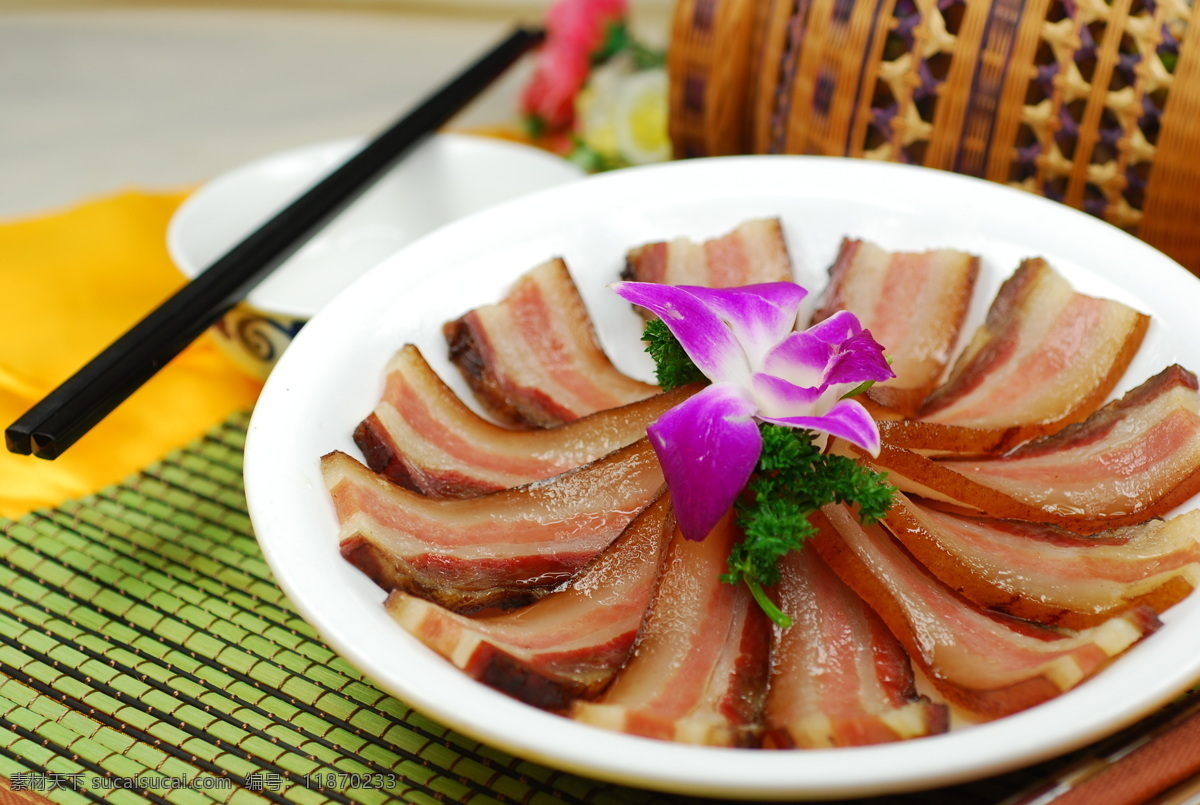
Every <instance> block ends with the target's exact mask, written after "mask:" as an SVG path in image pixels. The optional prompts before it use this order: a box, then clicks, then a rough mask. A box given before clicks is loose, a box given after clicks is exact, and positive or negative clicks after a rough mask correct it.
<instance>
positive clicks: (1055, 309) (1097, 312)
mask: <svg viewBox="0 0 1200 805" xmlns="http://www.w3.org/2000/svg"><path fill="white" fill-rule="evenodd" d="M1149 323H1150V319H1149V317H1148V316H1146V315H1144V314H1142V313H1139V312H1138V311H1136V310H1134V309H1132V308H1130V307H1128V306H1126V305H1124V304H1121V303H1120V302H1117V301H1114V300H1110V299H1099V298H1096V297H1092V296H1085V295H1084V294H1081V293H1077V292H1076V291H1075V290H1074V289H1073V288H1071V285H1070V283H1068V282H1067V281H1066V280H1065V279H1063V278H1062V277H1061V276H1059V274H1058V273H1057V272H1056V271H1054V269H1052V268H1051V267H1050V265H1049V264H1048V263H1047V262H1046V261H1045V260H1043V259H1042V258H1040V257H1039V258H1032V259H1028V260H1025V261H1023V262H1022V263H1021V265H1020V267H1019V268H1018V269H1017V270H1016V272H1015V273H1014V274H1013V275H1012V276H1011V277H1009V278H1008V279H1007V280H1006V281H1005V282H1004V284H1003V285H1002V286H1001V287H1000V290H999V292H998V293H997V294H996V298H995V299H994V300H993V302H992V305H991V308H990V309H989V310H988V313H987V317H986V320H985V321H984V323H983V325H981V326H980V328H979V329H978V330H977V331H976V333H975V335H974V337H973V338H972V339H971V341H970V343H969V344H968V345H967V346H966V348H965V349H964V350H963V352H962V353H961V354H960V355H959V357H958V359H957V360H956V361H955V363H954V367H953V368H952V369H951V372H950V377H949V379H948V380H947V381H946V383H945V384H943V385H942V386H940V387H938V388H937V389H935V390H934V391H933V393H932V394H931V395H930V396H929V398H928V399H927V400H926V401H925V404H924V405H923V406H922V407H921V410H920V412H919V415H918V418H919V419H921V420H923V421H926V422H931V423H936V424H941V425H955V426H959V427H964V428H969V429H977V430H982V431H985V432H986V431H996V430H1001V431H1004V430H1007V429H1008V428H1011V427H1012V426H1014V425H1016V426H1018V427H1019V430H1020V433H1019V435H1018V436H1017V437H1016V441H1024V440H1026V439H1030V438H1033V437H1035V436H1040V435H1043V434H1047V433H1053V432H1054V431H1056V430H1058V429H1059V428H1061V427H1062V426H1064V425H1067V424H1070V423H1073V422H1079V421H1081V420H1083V419H1085V418H1086V417H1087V416H1088V415H1089V414H1091V413H1092V412H1093V411H1095V410H1096V409H1097V408H1099V407H1100V405H1101V404H1103V402H1104V400H1105V399H1106V398H1107V397H1108V395H1109V393H1110V392H1111V391H1112V390H1113V388H1114V387H1115V386H1116V384H1117V382H1118V381H1119V380H1120V379H1121V376H1122V375H1123V374H1124V373H1125V369H1126V368H1128V366H1129V362H1130V361H1131V360H1132V359H1133V356H1134V354H1135V353H1136V352H1137V350H1138V347H1139V346H1141V343H1142V338H1143V337H1144V336H1145V334H1146V328H1147V327H1148V326H1149ZM984 438H985V439H991V438H992V437H989V436H986V435H985V436H984ZM1008 439H1009V440H1010V441H1011V440H1012V439H1013V437H1012V436H1009V437H1008Z"/></svg>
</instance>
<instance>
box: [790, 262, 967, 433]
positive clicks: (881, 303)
mask: <svg viewBox="0 0 1200 805" xmlns="http://www.w3.org/2000/svg"><path fill="white" fill-rule="evenodd" d="M978 275H979V258H978V257H976V256H974V255H970V254H967V253H965V252H960V251H954V250H952V249H938V250H935V251H928V252H920V253H911V252H888V251H885V250H884V249H881V248H880V247H879V246H876V245H875V244H873V243H869V242H867V241H863V240H852V239H850V238H845V239H843V240H842V245H841V248H840V249H839V251H838V256H837V259H836V260H835V261H834V263H833V265H832V266H830V268H829V284H828V286H827V287H826V289H825V292H824V294H823V295H822V298H821V304H820V307H819V308H818V309H817V311H816V312H815V313H814V314H813V323H814V324H815V323H816V322H818V321H823V320H825V319H827V318H829V317H830V316H832V315H833V314H834V313H837V312H838V311H840V310H848V311H850V312H851V313H853V314H855V315H856V316H857V317H858V320H859V321H860V322H862V325H863V327H865V328H866V329H868V330H870V331H871V335H872V336H874V338H875V340H876V341H878V342H879V343H880V344H883V346H884V349H886V350H887V354H888V359H889V360H890V361H891V366H892V371H893V372H895V373H896V377H894V378H893V379H891V380H888V381H886V382H883V383H876V384H875V385H874V386H873V387H872V388H871V389H870V391H869V392H868V396H869V397H870V398H871V399H873V400H875V401H876V402H878V403H880V404H882V405H885V406H887V407H888V408H892V409H894V410H896V411H898V412H900V413H901V414H903V415H905V416H912V415H913V414H915V413H916V411H917V409H918V408H920V406H921V403H922V402H924V400H925V398H926V397H927V396H928V395H929V393H930V392H931V391H933V389H934V388H935V387H936V386H937V385H938V383H939V382H940V381H941V379H942V373H943V372H944V370H945V368H946V366H947V365H948V364H949V363H950V359H951V357H953V352H954V347H955V344H957V343H958V336H959V331H960V330H961V329H962V325H963V319H964V318H965V317H966V314H967V308H968V307H969V305H970V304H971V294H972V292H973V291H974V289H975V280H976V277H978Z"/></svg>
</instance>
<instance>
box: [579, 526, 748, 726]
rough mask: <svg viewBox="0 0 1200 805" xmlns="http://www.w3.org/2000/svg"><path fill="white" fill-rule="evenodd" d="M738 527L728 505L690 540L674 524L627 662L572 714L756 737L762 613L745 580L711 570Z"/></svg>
mask: <svg viewBox="0 0 1200 805" xmlns="http://www.w3.org/2000/svg"><path fill="white" fill-rule="evenodd" d="M739 536H740V535H739V532H738V531H737V529H736V527H735V526H734V523H733V515H732V513H731V514H729V515H727V516H726V517H725V518H723V519H722V520H721V522H720V523H718V524H717V526H716V527H715V528H714V529H713V530H712V531H711V532H710V533H709V534H708V536H707V537H705V539H703V540H700V541H692V540H687V539H684V537H683V534H682V532H680V531H679V530H678V528H676V529H675V532H674V534H673V535H672V537H671V542H670V544H669V545H668V547H667V556H666V559H665V561H664V565H663V572H662V576H661V577H660V578H659V580H658V587H657V589H656V590H655V593H654V598H653V599H652V600H651V602H650V609H649V610H648V611H647V613H646V619H645V621H644V623H643V624H642V628H641V631H640V633H639V634H638V638H637V643H636V644H635V646H634V650H633V654H632V656H631V657H630V659H629V662H628V663H627V664H626V665H625V667H624V668H622V669H621V671H620V672H618V673H617V676H616V678H615V679H614V680H613V682H612V684H611V685H610V686H609V688H608V689H607V690H606V691H605V692H604V693H603V694H602V695H601V696H600V697H599V698H598V699H596V700H595V701H593V702H576V703H575V704H574V705H573V706H572V708H571V709H570V711H569V713H570V715H571V716H572V717H573V718H575V719H577V720H579V721H583V722H586V723H589V724H593V725H596V726H599V727H604V728H607V729H611V730H617V731H619V732H626V733H631V734H634V735H641V736H645V737H649V738H658V739H662V740H669V741H679V742H682V743H691V744H705V745H712V746H751V745H754V744H756V743H757V742H758V740H759V729H760V718H761V708H762V700H763V695H764V691H765V687H766V682H767V662H768V652H769V650H770V639H771V629H770V622H769V621H768V620H767V618H766V616H765V615H764V614H763V612H762V610H761V609H760V608H759V606H758V604H757V603H756V602H755V601H754V598H753V596H752V595H751V594H750V592H749V591H748V590H747V588H746V586H745V585H743V584H736V585H735V584H727V583H725V582H722V581H721V580H720V578H719V577H720V575H721V574H722V573H724V572H725V571H726V570H727V567H726V559H727V557H728V556H729V551H730V548H732V547H733V544H734V541H735V539H737V538H738V537H739Z"/></svg>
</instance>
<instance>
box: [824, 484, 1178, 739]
mask: <svg viewBox="0 0 1200 805" xmlns="http://www.w3.org/2000/svg"><path fill="white" fill-rule="evenodd" d="M821 516H823V517H824V518H825V519H824V522H823V523H821V525H820V533H819V534H818V535H817V537H816V538H815V539H814V540H813V543H814V544H815V545H816V547H817V549H818V550H819V551H820V553H821V556H822V557H823V558H824V559H825V560H826V561H827V562H828V563H829V565H830V566H831V567H832V568H833V569H834V570H835V571H836V572H837V574H838V575H839V576H841V578H842V579H843V580H844V581H845V582H846V583H847V584H849V585H850V586H851V587H852V588H854V590H855V591H856V592H857V593H858V594H859V595H861V596H862V597H863V598H864V599H865V600H866V602H867V603H868V604H870V605H871V607H872V608H873V609H874V610H875V611H876V612H878V613H879V615H880V617H881V618H883V620H884V622H885V623H886V624H887V625H888V628H890V629H891V631H892V633H893V634H895V635H896V637H897V638H899V640H900V642H901V643H902V644H903V645H904V647H905V648H906V649H907V650H908V652H909V654H910V655H911V656H912V658H913V661H914V662H916V663H917V664H918V665H919V666H920V667H921V669H922V670H923V671H924V672H925V674H926V676H927V677H928V678H929V680H930V681H931V682H932V683H933V685H934V686H935V687H936V688H937V690H938V692H939V693H940V694H941V695H942V696H944V697H945V698H946V699H947V700H948V701H949V702H951V703H953V704H955V705H958V706H960V707H962V708H964V709H966V710H968V711H971V712H973V713H977V714H979V715H982V716H986V717H989V718H995V717H999V716H1004V715H1008V714H1011V713H1015V712H1017V711H1020V710H1024V709H1026V708H1028V707H1032V706H1033V705H1036V704H1039V703H1041V702H1044V701H1046V700H1047V699H1050V698H1052V697H1054V696H1056V695H1058V694H1059V693H1061V692H1063V691H1065V690H1070V689H1071V688H1073V687H1075V686H1076V685H1078V684H1079V683H1080V682H1083V681H1084V680H1086V679H1087V678H1089V677H1091V676H1093V675H1094V674H1095V673H1096V672H1098V671H1099V670H1100V669H1102V668H1103V667H1104V666H1105V665H1107V663H1108V662H1109V661H1110V660H1111V659H1112V658H1113V657H1115V656H1117V655H1119V654H1121V653H1122V652H1123V651H1125V650H1126V649H1127V648H1129V647H1130V646H1131V645H1133V644H1134V643H1136V642H1137V641H1138V640H1140V639H1141V638H1142V637H1144V636H1145V635H1147V634H1150V633H1152V632H1153V631H1155V630H1156V629H1157V628H1158V627H1159V626H1160V625H1161V624H1160V622H1159V620H1158V618H1157V616H1156V615H1155V614H1154V612H1153V610H1151V609H1149V608H1148V607H1138V608H1135V609H1131V610H1128V611H1127V612H1124V613H1122V614H1120V615H1117V616H1115V617H1113V618H1110V619H1108V620H1106V621H1104V622H1103V623H1101V624H1099V625H1097V626H1093V627H1090V628H1088V629H1084V630H1081V631H1078V632H1072V631H1068V630H1054V629H1049V628H1046V627H1039V626H1034V625H1032V624H1026V623H1024V622H1023V621H1018V620H1014V619H1011V618H1005V617H1004V616H1002V615H993V614H989V613H986V612H984V611H983V610H981V609H979V608H978V607H976V606H974V605H973V604H971V603H969V602H968V601H966V599H964V598H962V597H961V596H959V595H957V594H956V593H954V592H953V591H952V590H951V589H950V588H949V587H947V586H946V585H944V584H942V583H941V582H939V581H938V580H937V579H935V578H934V577H933V576H932V575H930V574H929V572H928V571H927V570H925V569H924V568H923V567H922V566H921V565H920V564H919V563H918V562H916V561H914V560H913V559H912V558H911V557H910V556H909V555H908V554H907V553H905V551H904V549H903V548H901V547H900V546H899V545H898V544H897V543H896V542H895V541H893V539H892V538H891V537H890V536H889V535H888V533H887V532H886V531H885V530H884V529H883V527H882V526H880V525H878V524H875V525H871V526H866V527H864V526H863V525H861V524H860V523H859V522H858V520H857V518H856V517H855V516H854V515H853V514H851V513H850V512H849V510H847V509H846V508H845V507H844V506H841V505H836V504H835V505H831V506H826V507H824V508H823V509H822V511H821V513H820V515H818V517H821Z"/></svg>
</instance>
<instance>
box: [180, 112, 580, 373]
mask: <svg viewBox="0 0 1200 805" xmlns="http://www.w3.org/2000/svg"><path fill="white" fill-rule="evenodd" d="M362 144H363V141H362V140H358V139H347V140H337V141H334V142H326V143H319V144H315V145H309V146H304V147H302V148H297V149H294V150H291V151H285V152H283V153H280V154H275V155H272V156H268V157H265V158H263V159H260V160H257V161H255V162H251V163H248V164H246V165H243V166H241V167H239V168H235V169H234V170H232V171H230V172H228V173H226V174H223V175H221V176H220V177H218V178H216V179H214V180H212V181H211V182H209V183H207V184H205V185H204V186H203V187H201V188H200V189H199V190H197V191H196V192H195V193H194V194H192V195H191V196H189V197H188V198H187V200H186V201H184V203H183V204H182V205H181V206H180V207H179V209H178V210H177V211H176V213H175V215H174V217H172V219H171V222H170V225H169V226H168V228H167V249H168V251H169V252H170V255H171V258H172V259H173V260H174V261H175V264H176V265H177V266H178V267H179V269H180V270H181V271H182V272H183V273H184V274H185V275H186V276H187V277H188V278H192V277H195V276H196V275H197V274H199V273H200V272H201V271H202V270H203V269H204V268H205V267H207V266H208V265H209V264H210V263H212V262H213V261H214V260H216V259H217V258H218V257H220V256H221V255H222V254H224V253H225V252H226V251H227V250H228V249H229V248H231V247H232V246H234V245H236V244H237V243H238V242H239V241H241V240H242V239H243V238H244V237H246V235H248V234H250V233H251V232H252V231H254V229H256V228H257V227H258V226H260V225H261V224H262V223H264V222H265V221H266V220H268V219H269V218H270V217H271V216H273V215H274V214H275V213H276V212H278V211H279V210H280V209H282V208H283V207H284V206H286V205H287V204H288V203H289V202H290V201H291V200H292V199H293V198H295V197H296V196H297V195H299V194H300V193H302V192H303V191H304V190H306V189H307V188H308V187H309V186H310V185H312V184H313V183H314V182H315V181H317V180H318V179H319V178H320V177H321V176H323V175H324V174H326V173H328V172H329V171H331V170H333V169H334V168H335V167H337V166H338V165H339V164H340V163H341V162H343V161H344V160H345V159H346V158H347V157H349V156H350V155H351V154H352V153H353V152H354V150H355V149H357V148H361V147H362ZM580 176H582V171H581V170H580V169H579V168H578V167H577V166H575V165H573V164H571V163H569V162H567V161H566V160H564V159H561V158H559V157H557V156H554V155H553V154H549V153H547V152H545V151H542V150H540V149H537V148H533V147H531V146H526V145H522V144H520V143H514V142H510V141H507V140H499V139H495V138H491V137H479V136H473V135H467V134H451V133H443V134H437V135H435V136H433V137H431V138H430V139H429V140H428V141H427V142H425V143H423V144H421V145H420V146H418V147H417V148H416V149H414V150H413V152H412V153H411V154H409V155H408V157H407V158H406V159H405V160H404V161H402V162H401V163H400V164H398V165H397V166H396V167H395V168H393V169H392V170H391V171H390V172H389V173H388V174H387V175H386V176H384V177H383V178H381V179H380V180H379V181H378V182H377V183H376V184H375V185H374V186H373V187H371V188H370V189H369V190H367V191H366V192H365V193H364V194H363V195H362V196H361V197H360V198H359V199H358V200H356V201H355V202H354V203H353V204H352V205H351V206H349V207H348V208H347V209H346V210H345V211H343V212H342V214H341V215H339V216H338V217H337V218H336V219H335V220H334V221H332V222H331V223H330V224H329V225H328V226H326V227H325V228H324V229H323V230H322V231H321V232H319V233H318V234H317V235H316V236H315V237H313V239H312V240H310V241H309V242H308V243H306V244H305V245H304V246H302V247H301V248H300V249H299V250H297V252H296V253H295V254H293V255H292V256H291V257H290V258H288V259H287V261H285V262H284V263H283V264H282V265H281V266H279V268H277V269H276V270H275V271H274V272H273V273H272V274H271V275H270V276H269V277H267V279H265V280H264V281H263V282H262V283H261V284H260V285H259V286H258V287H257V288H255V289H254V290H253V291H251V292H250V294H249V296H248V297H247V299H246V300H245V301H244V302H242V303H241V304H239V305H237V306H236V307H235V308H234V309H233V310H232V311H230V313H229V314H227V315H226V316H225V317H224V318H223V319H222V320H221V321H220V322H219V323H218V325H217V326H216V327H215V328H214V330H213V332H214V335H215V336H216V338H217V340H218V341H219V342H220V343H221V345H222V347H223V348H225V349H226V351H227V352H228V353H229V354H230V356H231V357H232V358H233V359H234V360H235V361H236V362H237V364H238V365H239V366H240V367H242V368H243V369H245V370H246V371H247V372H249V373H250V374H252V375H255V376H258V377H266V375H267V374H268V373H269V372H270V370H271V368H272V367H273V366H274V364H275V361H276V360H277V359H278V358H279V355H280V354H281V353H282V352H283V350H284V348H285V347H287V345H288V344H290V343H291V340H292V338H293V337H294V336H295V335H296V333H297V332H298V331H299V330H300V328H301V327H302V326H303V325H304V323H305V322H306V321H308V319H309V318H310V317H311V316H312V315H313V314H314V313H316V312H317V311H318V310H319V309H320V308H321V307H322V306H324V304H325V303H326V302H328V301H329V300H330V299H332V298H333V297H334V296H335V295H336V294H337V293H338V292H339V291H341V290H342V289H343V288H345V287H346V286H348V285H350V284H351V283H352V282H353V281H354V280H355V279H357V278H358V277H359V276H360V275H362V274H363V273H364V272H366V271H367V269H369V268H371V267H372V266H374V265H375V264H376V263H378V262H380V261H381V260H383V259H384V258H386V257H388V256H389V255H391V254H392V253H393V252H395V251H397V250H398V249H400V248H402V247H404V246H406V245H408V244H409V243H411V242H412V241H414V240H416V239H418V238H420V237H421V236H423V235H425V234H428V233H429V232H432V231H433V230H435V229H438V228H439V227H441V226H443V225H445V224H448V223H450V222H451V221H455V220H457V219H459V218H462V217H463V216H465V215H468V214H470V213H473V212H476V211H478V210H481V209H484V208H485V207H490V206H492V205H494V204H497V203H499V202H501V201H506V200H508V199H511V198H513V197H516V196H519V195H523V194H525V193H528V192H531V191H534V190H540V189H542V188H545V187H550V186H551V185H556V184H561V183H563V182H568V181H572V180H574V179H578V178H579V177H580Z"/></svg>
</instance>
